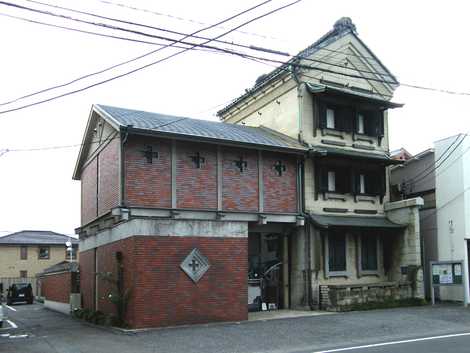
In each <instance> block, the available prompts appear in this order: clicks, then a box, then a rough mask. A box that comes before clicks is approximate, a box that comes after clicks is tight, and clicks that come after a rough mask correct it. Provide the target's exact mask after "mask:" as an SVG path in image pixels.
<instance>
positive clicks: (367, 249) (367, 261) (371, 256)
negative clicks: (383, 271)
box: [361, 235, 377, 271]
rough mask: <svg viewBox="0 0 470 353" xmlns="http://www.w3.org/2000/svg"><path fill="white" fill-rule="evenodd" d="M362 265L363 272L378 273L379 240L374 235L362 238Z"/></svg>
mask: <svg viewBox="0 0 470 353" xmlns="http://www.w3.org/2000/svg"><path fill="white" fill-rule="evenodd" d="M361 263H362V270H363V271H377V238H376V237H375V236H373V235H366V236H363V237H362V238H361Z"/></svg>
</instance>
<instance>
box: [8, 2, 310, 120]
mask: <svg viewBox="0 0 470 353" xmlns="http://www.w3.org/2000/svg"><path fill="white" fill-rule="evenodd" d="M271 1H272V0H266V1H264V2H262V3H260V4H259V5H256V6H254V7H252V8H250V9H248V10H245V11H243V12H242V13H239V14H237V15H235V16H232V17H231V18H229V19H225V20H223V21H220V22H219V23H224V22H227V21H229V20H231V19H233V18H235V17H237V16H240V15H242V14H244V13H246V12H248V11H251V10H253V9H254V8H256V7H259V6H261V5H264V4H266V3H268V2H271ZM300 1H302V0H296V1H293V2H291V3H288V4H287V5H283V6H281V7H278V8H275V9H274V10H271V11H269V12H267V13H264V14H262V15H260V16H257V17H255V18H252V19H251V20H248V21H246V22H244V23H242V24H240V25H238V26H236V27H235V28H233V29H231V30H229V31H227V32H224V33H222V34H220V35H218V36H217V37H215V38H213V39H218V38H220V37H223V36H224V35H227V34H229V33H231V32H233V31H235V30H236V29H238V28H241V27H243V26H246V25H247V24H249V23H252V22H254V21H256V20H259V19H261V18H263V17H266V16H268V15H271V14H273V13H275V12H278V11H280V10H283V9H285V8H287V7H290V6H292V5H294V4H297V3H299V2H300ZM0 3H1V2H0ZM216 25H217V24H216ZM213 26H215V25H213ZM206 29H209V28H204V29H201V30H199V31H196V32H194V33H192V34H191V35H194V34H197V33H199V32H201V31H203V30H206ZM183 39H185V38H183ZM183 39H182V40H183ZM182 40H178V41H176V43H181V41H182ZM211 40H212V39H211ZM211 40H208V41H206V42H204V43H202V44H194V45H193V46H192V47H190V48H186V49H183V50H181V51H178V52H176V53H174V54H172V55H169V56H166V57H164V58H162V59H159V60H157V61H154V62H151V63H149V64H147V65H144V66H140V67H138V68H136V69H133V70H131V71H127V72H125V73H122V74H120V75H117V76H113V77H111V78H109V79H106V80H103V81H99V82H96V83H94V84H91V85H88V86H85V87H82V88H80V89H76V90H73V91H69V92H66V93H63V94H60V95H57V96H54V97H51V98H47V99H43V100H40V101H36V102H33V103H30V104H25V105H23V106H20V107H16V108H12V109H7V110H3V111H0V114H5V113H9V112H13V111H17V110H20V109H25V108H28V107H32V106H35V105H39V104H42V103H46V102H50V101H53V100H55V99H59V98H62V97H65V96H69V95H72V94H75V93H78V92H82V91H85V90H87V89H90V88H92V87H96V86H99V85H101V84H104V83H107V82H111V81H114V80H116V79H118V78H121V77H124V76H127V75H130V74H132V73H135V72H137V71H140V70H143V69H145V68H147V67H150V66H153V65H155V64H158V63H161V62H163V61H165V60H168V59H170V58H172V57H174V56H177V55H180V54H182V53H184V52H186V51H188V50H192V49H193V48H195V47H201V46H203V45H205V44H207V43H208V42H210V41H211ZM171 46H172V44H168V45H166V46H164V47H162V48H159V49H157V50H155V51H154V52H156V51H159V50H162V49H164V48H167V47H171ZM219 50H221V51H224V52H228V53H234V54H235V55H240V56H243V55H245V54H240V53H236V52H233V51H230V50H227V49H219ZM252 58H255V59H260V58H257V57H254V56H252ZM264 60H266V59H264ZM278 62H279V61H278Z"/></svg>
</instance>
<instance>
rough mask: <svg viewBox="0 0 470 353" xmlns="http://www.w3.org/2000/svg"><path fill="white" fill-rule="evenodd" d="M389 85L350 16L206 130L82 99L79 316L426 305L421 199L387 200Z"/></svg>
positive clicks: (158, 318) (193, 319) (150, 320)
mask: <svg viewBox="0 0 470 353" xmlns="http://www.w3.org/2000/svg"><path fill="white" fill-rule="evenodd" d="M397 85H398V82H397V80H396V79H395V77H394V76H393V74H392V73H391V72H390V71H389V70H388V69H387V68H386V67H385V66H384V65H383V64H382V63H381V62H380V61H379V59H378V58H377V57H376V56H375V55H374V54H373V53H372V51H371V50H370V49H369V48H368V47H367V46H366V45H365V43H363V42H362V41H361V40H360V39H359V37H358V36H357V33H356V28H355V26H354V24H353V23H352V22H351V20H350V19H348V18H343V19H340V20H339V21H337V22H336V23H335V25H334V28H333V29H332V30H331V31H329V32H328V33H327V34H325V35H324V36H323V37H322V38H321V39H319V40H318V41H317V42H315V43H314V44H312V45H311V46H310V47H308V48H307V49H305V50H304V51H302V52H301V53H299V55H297V56H296V57H295V59H292V60H291V61H289V63H288V64H285V65H282V66H281V67H279V68H278V69H276V70H274V71H273V72H271V73H269V74H268V75H263V76H262V77H260V78H258V80H256V84H255V86H254V87H253V88H251V89H249V90H247V91H246V93H245V94H243V95H242V96H241V97H239V98H237V99H235V100H234V101H233V102H232V103H231V104H230V105H228V106H227V107H225V108H223V109H222V110H220V111H219V112H218V115H219V117H220V119H221V120H222V122H211V121H204V120H196V119H190V118H187V117H177V116H169V115H162V114H158V113H150V112H143V111H139V110H133V109H124V108H117V107H110V106H104V105H94V106H93V107H92V109H91V112H90V116H89V119H88V124H87V128H86V131H85V135H84V139H83V145H82V147H81V150H80V152H79V156H78V160H77V163H76V167H75V171H74V179H76V180H80V181H81V187H82V210H81V214H82V220H81V226H80V227H79V228H78V229H77V233H78V234H79V236H80V280H81V285H80V288H81V293H82V300H83V306H84V307H85V308H89V309H93V310H100V311H103V312H105V313H113V312H115V309H114V308H113V306H112V304H111V303H110V301H109V300H108V298H107V297H108V295H109V293H110V291H112V288H111V287H110V284H109V282H106V281H103V280H102V274H110V275H111V276H113V278H114V280H115V282H114V283H117V286H118V288H120V290H121V291H124V290H129V291H130V293H131V294H130V297H129V302H128V305H127V311H126V318H125V319H126V321H127V322H128V324H129V325H130V326H132V327H151V326H168V325H176V324H188V323H204V322H210V321H228V320H230V321H238V320H245V319H247V314H248V309H251V310H257V309H259V308H261V307H263V305H261V304H262V303H264V304H266V306H267V307H268V308H269V309H278V308H311V309H318V308H320V309H328V310H347V309H349V308H352V307H353V306H355V305H361V304H365V303H368V302H371V301H372V302H373V301H383V300H394V299H409V298H412V297H422V296H423V286H422V270H421V249H420V241H419V227H420V225H419V213H418V209H419V207H420V206H421V205H422V199H421V198H416V199H407V200H401V201H397V202H390V189H389V167H390V166H391V165H395V164H397V163H402V162H401V161H396V160H393V159H392V158H390V154H389V145H388V141H389V139H388V110H389V109H394V108H399V107H401V106H402V105H401V104H397V103H394V102H391V98H392V95H393V91H394V89H395V88H396V87H397Z"/></svg>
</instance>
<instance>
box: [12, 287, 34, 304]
mask: <svg viewBox="0 0 470 353" xmlns="http://www.w3.org/2000/svg"><path fill="white" fill-rule="evenodd" d="M33 300H34V297H33V288H32V287H31V284H30V283H15V284H12V285H11V286H10V287H9V288H8V293H7V305H11V304H13V303H19V302H27V303H28V304H33Z"/></svg>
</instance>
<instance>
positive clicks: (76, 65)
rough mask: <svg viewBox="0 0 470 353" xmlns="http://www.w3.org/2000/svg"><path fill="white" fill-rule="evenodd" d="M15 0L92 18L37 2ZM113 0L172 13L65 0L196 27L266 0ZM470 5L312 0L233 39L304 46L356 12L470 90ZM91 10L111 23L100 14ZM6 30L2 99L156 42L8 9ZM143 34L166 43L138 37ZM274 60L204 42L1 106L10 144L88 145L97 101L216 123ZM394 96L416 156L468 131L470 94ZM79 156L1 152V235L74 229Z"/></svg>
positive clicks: (394, 44)
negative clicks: (205, 46) (199, 47)
mask: <svg viewBox="0 0 470 353" xmlns="http://www.w3.org/2000/svg"><path fill="white" fill-rule="evenodd" d="M11 1H12V2H14V3H16V4H22V5H24V6H28V7H33V8H38V9H39V8H40V9H45V10H49V11H52V12H55V13H62V14H67V15H70V16H74V17H78V18H85V16H83V15H78V14H72V13H66V12H64V11H60V10H58V9H51V8H46V7H43V6H39V5H37V4H34V3H31V2H27V1H22V0H11ZM44 1H49V0H44ZM50 1H52V0H50ZM110 1H115V2H116V3H117V2H119V3H121V4H128V5H132V6H134V7H138V8H142V9H147V10H151V11H154V12H158V13H160V14H165V15H157V14H155V13H150V12H142V11H136V10H131V9H128V8H125V7H122V6H115V5H111V4H106V3H105V2H103V1H99V0H87V1H84V0H82V1H80V2H77V1H54V3H55V4H59V5H62V6H65V7H72V8H75V9H78V10H84V11H89V12H94V13H99V14H102V15H106V16H112V17H117V18H121V19H126V20H131V21H134V22H139V23H145V24H148V25H152V26H157V27H163V28H168V29H172V30H177V31H180V32H192V31H196V30H197V29H199V28H201V27H202V26H203V25H202V24H200V23H206V24H212V23H214V22H217V21H219V20H221V19H224V18H226V17H229V16H231V15H233V14H235V13H236V12H239V11H241V10H244V9H246V8H249V7H251V6H253V5H255V4H257V3H258V1H255V0H239V1H205V0H204V1H203V0H198V1H182V0H172V1H125V0H110ZM288 2H289V1H287V0H274V1H272V3H270V4H268V5H265V6H264V7H262V8H260V9H258V10H257V11H254V12H253V13H252V14H249V15H245V16H244V17H243V18H241V19H239V20H237V21H233V22H230V23H227V24H225V25H224V26H225V27H226V28H227V29H228V28H232V26H234V25H236V24H240V23H241V21H242V20H247V19H249V18H252V17H255V16H256V15H260V14H262V13H263V12H266V11H268V10H270V9H273V8H274V7H278V6H280V5H283V4H287V3H288ZM468 13H469V9H468V8H467V6H466V2H465V1H445V2H444V1H426V2H424V1H423V2H418V1H409V0H408V1H397V0H396V1H380V2H379V1H350V0H349V1H333V0H330V1H311V0H304V1H303V2H301V3H299V4H296V5H294V6H292V7H290V8H288V9H285V10H283V11H280V12H278V13H276V14H273V15H271V16H268V17H266V18H264V19H261V20H259V21H256V22H254V23H252V24H250V25H248V26H246V27H244V28H243V29H242V30H243V31H244V32H247V33H240V32H236V33H233V34H230V35H228V36H227V37H226V38H225V39H226V40H230V41H234V42H237V43H243V44H247V45H256V46H262V47H268V48H272V49H276V50H281V51H284V52H289V53H291V54H295V53H297V52H298V51H300V50H302V49H303V48H305V47H307V46H308V45H310V44H311V43H313V42H314V41H315V40H317V39H318V38H319V37H320V36H321V35H323V34H324V33H326V32H327V31H329V30H330V29H331V28H332V26H333V23H334V22H335V21H336V20H337V19H339V18H340V17H342V16H349V17H351V18H352V20H353V22H354V23H355V25H356V27H357V30H358V33H359V36H360V37H361V39H363V40H364V41H365V43H366V44H367V45H368V46H369V47H370V48H371V49H372V50H373V52H374V53H375V54H376V55H377V56H378V57H379V58H380V60H381V61H382V62H383V63H384V64H385V65H386V66H387V67H388V68H389V69H390V70H391V71H392V72H393V73H394V74H395V75H396V76H397V78H398V79H399V81H400V82H403V83H408V84H417V85H422V86H429V87H436V88H440V89H446V90H452V91H464V92H465V91H466V92H469V91H470V87H469V84H468V83H469V81H470V80H469V79H470V70H469V67H468V63H469V62H470V49H469V45H468V37H469V35H470V31H469V28H468V25H467V24H466V23H467V22H468ZM0 14H9V15H14V16H21V17H25V18H29V19H34V20H38V21H43V22H49V23H55V24H60V25H67V26H73V27H75V28H81V29H86V30H89V31H96V32H100V33H108V34H114V35H121V36H123V35H125V34H122V33H118V32H110V31H108V30H106V29H104V28H100V27H95V26H93V27H92V26H85V25H80V24H78V23H73V22H70V21H68V20H57V19H53V18H51V17H48V16H45V15H40V14H34V13H31V12H28V11H21V10H15V9H12V8H11V7H7V6H4V5H0ZM86 19H88V20H92V21H95V22H104V21H101V20H97V19H92V18H90V17H87V18H86ZM223 31H224V30H223V29H220V28H218V29H216V30H211V31H207V32H204V33H201V35H206V36H215V35H217V34H220V33H222V32H223ZM147 32H151V31H150V30H148V31H147ZM0 33H2V44H1V45H2V50H1V61H0V62H1V65H0V79H1V81H0V82H1V83H0V103H1V102H5V101H9V100H11V99H13V98H17V97H19V96H23V95H25V94H28V93H31V92H34V91H37V90H40V89H43V88H47V87H49V86H52V85H55V84H58V83H64V82H67V81H70V80H72V79H74V78H76V77H78V76H82V75H85V74H88V73H91V72H94V71H98V70H100V69H103V68H105V67H108V66H111V65H113V64H116V63H119V62H121V61H125V60H128V59H130V58H133V57H135V56H138V55H141V54H143V53H146V52H149V51H151V50H153V49H155V48H156V47H155V46H153V45H150V44H141V43H132V42H125V41H120V40H116V39H110V38H102V37H97V36H92V35H87V34H81V33H76V32H70V31H66V30H63V29H57V28H51V27H45V26H41V25H39V24H34V23H27V22H24V21H20V20H18V19H12V18H7V17H4V16H0ZM154 33H156V32H154ZM158 34H162V33H158ZM128 36H129V35H128ZM133 38H139V39H144V40H152V41H155V42H161V41H159V40H153V39H151V38H143V37H138V36H134V37H133ZM174 52H175V50H174V49H165V50H162V51H161V52H159V53H157V54H155V55H153V56H151V57H148V58H146V59H144V60H142V61H140V62H139V63H137V64H133V65H130V66H126V67H125V68H121V69H118V70H116V71H113V72H110V73H107V74H104V75H101V76H99V77H95V78H93V79H89V80H87V81H84V82H83V83H80V84H76V85H74V86H71V87H69V88H67V89H62V90H58V91H56V92H52V93H51V94H48V95H44V96H40V97H39V96H38V97H34V99H27V100H24V101H20V102H17V103H15V104H11V105H3V106H0V110H4V109H3V108H5V109H6V108H14V107H18V106H20V105H21V104H22V103H26V104H27V103H31V102H34V101H35V100H36V99H39V98H48V97H51V96H52V95H53V93H54V94H55V93H64V92H66V91H70V90H71V89H77V88H80V87H82V86H84V85H87V84H90V83H93V82H96V81H98V80H99V79H106V78H109V77H111V76H113V75H114V74H120V73H122V72H124V71H125V69H133V68H136V67H137V66H138V65H145V64H147V63H150V62H151V61H155V60H157V59H159V58H162V57H163V56H166V55H168V54H171V53H174ZM261 55H264V54H261ZM271 69H272V67H270V66H269V65H265V64H260V63H255V62H252V61H247V60H244V59H242V58H239V57H234V56H228V55H220V54H214V53H208V52H204V51H191V52H187V53H184V54H182V55H180V56H177V57H175V58H172V59H171V60H168V61H166V62H164V63H161V64H157V65H154V66H152V67H149V68H147V69H145V70H143V71H140V72H138V73H136V74H133V75H131V76H127V77H124V78H121V79H118V80H115V81H113V82H110V83H107V84H104V85H102V86H98V87H95V88H92V89H90V90H87V91H84V92H81V93H78V94H75V95H71V96H68V97H65V98H62V99H58V100H54V101H52V102H49V103H45V104H42V105H38V106H35V107H32V108H28V109H23V110H19V111H16V112H12V113H5V114H0V150H1V149H27V148H35V147H48V146H63V145H74V144H79V143H80V142H81V140H82V136H83V133H84V129H85V124H86V121H87V118H88V114H89V111H90V108H91V105H92V104H93V103H101V104H108V105H115V106H120V107H127V108H134V109H141V110H148V111H153V112H160V113H167V114H173V115H182V116H190V117H195V118H202V119H211V120H216V117H215V112H216V111H217V108H219V109H220V108H221V107H222V106H221V104H222V105H223V103H226V102H228V101H230V100H231V99H233V98H235V97H237V96H238V95H240V94H241V93H242V92H243V91H244V89H245V88H249V87H251V86H252V85H253V83H254V82H255V80H256V78H257V77H258V76H259V75H261V74H263V73H266V72H269V71H270V70H271ZM394 101H396V102H400V103H405V106H404V107H403V108H401V109H395V110H393V111H392V112H391V113H390V115H389V116H390V119H389V123H390V140H391V149H395V148H399V147H402V146H403V147H405V148H406V149H407V150H408V151H410V152H411V153H418V152H420V151H421V150H424V149H426V148H429V147H432V144H433V141H435V140H438V139H441V138H444V137H447V136H450V135H453V134H457V133H459V132H468V131H469V126H470V124H469V122H468V119H469V117H468V113H467V112H468V108H467V106H466V105H468V103H469V102H470V96H462V95H450V94H443V93H434V92H429V91H425V90H417V89H411V88H406V87H400V88H399V89H398V90H397V91H396V94H395V97H394ZM217 106H218V107H217ZM214 107H217V108H214ZM77 153H78V148H77V147H74V148H67V149H56V150H49V151H34V152H33V151H30V152H14V151H12V152H9V153H5V154H4V155H3V156H1V157H0V201H1V202H0V234H2V233H5V232H13V231H17V230H22V229H43V230H53V231H57V232H62V233H66V234H73V233H74V229H75V228H76V227H78V226H79V221H80V183H79V182H78V181H73V180H72V172H73V168H74V165H75V161H76V157H77ZM0 154H1V152H0Z"/></svg>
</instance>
